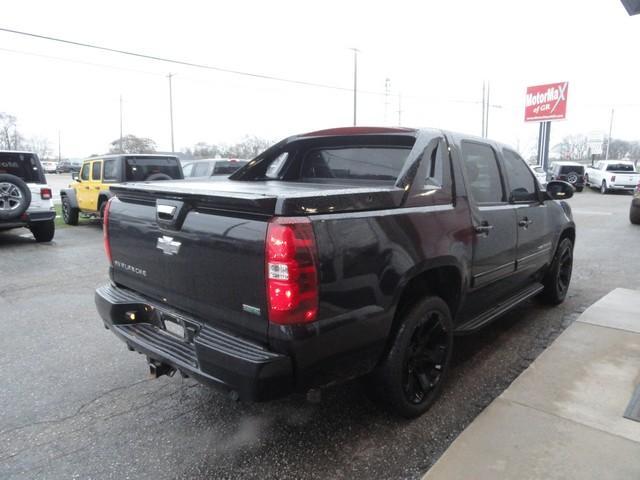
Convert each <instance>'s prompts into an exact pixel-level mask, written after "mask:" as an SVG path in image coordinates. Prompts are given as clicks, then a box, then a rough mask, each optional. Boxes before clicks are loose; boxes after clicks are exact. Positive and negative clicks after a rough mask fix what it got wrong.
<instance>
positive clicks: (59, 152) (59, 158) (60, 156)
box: [58, 130, 62, 163]
mask: <svg viewBox="0 0 640 480" xmlns="http://www.w3.org/2000/svg"><path fill="white" fill-rule="evenodd" d="M61 152H62V147H60V130H58V163H60V160H61V159H62V155H61Z"/></svg>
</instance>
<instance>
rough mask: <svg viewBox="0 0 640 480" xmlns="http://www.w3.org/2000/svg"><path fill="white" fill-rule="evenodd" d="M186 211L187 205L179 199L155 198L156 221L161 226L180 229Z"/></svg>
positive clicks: (187, 209)
mask: <svg viewBox="0 0 640 480" xmlns="http://www.w3.org/2000/svg"><path fill="white" fill-rule="evenodd" d="M188 211H189V208H188V206H187V205H186V204H185V203H184V202H181V201H179V200H169V199H162V200H160V199H157V200H156V221H157V222H158V225H159V226H161V227H165V228H168V229H171V230H180V228H182V223H183V222H184V219H185V218H186V216H187V212H188Z"/></svg>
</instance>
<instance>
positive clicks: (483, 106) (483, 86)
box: [480, 81, 487, 138]
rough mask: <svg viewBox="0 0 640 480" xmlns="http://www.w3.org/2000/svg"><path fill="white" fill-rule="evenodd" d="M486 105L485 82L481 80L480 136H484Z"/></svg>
mask: <svg viewBox="0 0 640 480" xmlns="http://www.w3.org/2000/svg"><path fill="white" fill-rule="evenodd" d="M486 105H487V82H484V81H483V82H482V131H481V133H480V136H481V137H482V138H484V119H485V111H484V110H485V108H486Z"/></svg>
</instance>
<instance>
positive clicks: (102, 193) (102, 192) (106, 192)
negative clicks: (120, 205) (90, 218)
mask: <svg viewBox="0 0 640 480" xmlns="http://www.w3.org/2000/svg"><path fill="white" fill-rule="evenodd" d="M101 197H104V198H106V199H107V200H109V199H110V198H111V197H113V193H111V190H100V192H99V193H98V199H100V198H101ZM99 206H100V201H99V200H98V207H99Z"/></svg>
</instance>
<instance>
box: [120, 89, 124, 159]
mask: <svg viewBox="0 0 640 480" xmlns="http://www.w3.org/2000/svg"><path fill="white" fill-rule="evenodd" d="M120 153H124V150H123V148H122V94H120Z"/></svg>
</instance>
